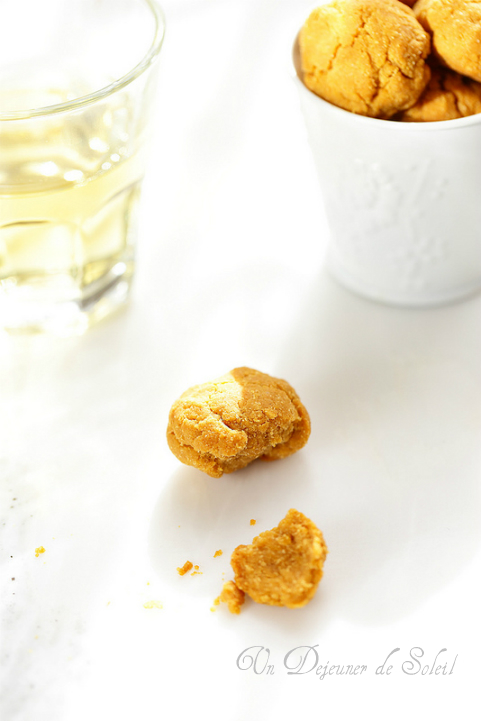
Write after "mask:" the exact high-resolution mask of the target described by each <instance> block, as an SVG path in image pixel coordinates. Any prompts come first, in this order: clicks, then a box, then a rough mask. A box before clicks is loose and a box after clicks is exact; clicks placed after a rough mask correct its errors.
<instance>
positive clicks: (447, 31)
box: [413, 0, 481, 82]
mask: <svg viewBox="0 0 481 721" xmlns="http://www.w3.org/2000/svg"><path fill="white" fill-rule="evenodd" d="M413 11H414V15H415V17H416V18H417V19H418V20H419V22H420V23H421V25H422V26H423V27H424V28H425V29H426V30H427V31H428V32H429V33H431V35H432V45H433V51H434V54H435V56H436V57H437V58H438V60H440V61H441V62H442V63H444V64H445V65H447V66H448V67H449V68H451V69H452V70H456V72H458V73H461V75H467V76H468V77H470V78H472V79H473V80H477V81H478V82H481V0H418V2H417V3H416V4H415V6H414V8H413Z"/></svg>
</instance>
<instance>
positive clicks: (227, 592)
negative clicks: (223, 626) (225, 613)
mask: <svg viewBox="0 0 481 721" xmlns="http://www.w3.org/2000/svg"><path fill="white" fill-rule="evenodd" d="M219 598H220V600H221V601H222V603H226V604H227V607H228V609H229V611H230V612H231V613H240V612H241V606H242V604H243V603H244V600H245V593H244V591H241V589H240V588H238V587H237V586H236V584H235V583H234V581H227V583H224V587H223V589H222V592H221V594H220V597H219ZM214 603H215V602H214Z"/></svg>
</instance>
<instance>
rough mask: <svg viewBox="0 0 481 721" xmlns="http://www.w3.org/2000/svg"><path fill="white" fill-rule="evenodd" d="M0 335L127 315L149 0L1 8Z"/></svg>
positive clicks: (147, 80) (142, 151)
mask: <svg viewBox="0 0 481 721" xmlns="http://www.w3.org/2000/svg"><path fill="white" fill-rule="evenodd" d="M0 10H1V17H2V22H1V23H0V327H3V328H5V329H7V330H9V331H11V332H43V331H46V332H53V333H55V334H59V335H71V334H80V333H82V332H83V331H84V330H85V329H86V328H88V327H89V326H90V325H91V324H92V323H93V322H95V321H97V320H99V319H100V318H102V317H104V316H106V315H108V314H110V313H111V312H113V311H114V310H115V309H117V308H118V307H119V306H122V305H123V304H125V302H126V300H127V298H128V296H129V291H130V287H131V281H132V276H133V273H134V267H135V244H136V225H137V224H136V218H137V214H138V204H139V197H140V189H141V184H142V178H143V175H144V170H145V165H146V154H147V148H148V141H149V136H150V133H151V126H152V109H153V104H154V99H155V84H156V74H157V65H158V63H157V62H156V60H157V58H158V55H159V51H160V48H161V45H162V41H163V36H164V19H163V15H162V12H161V10H160V8H159V7H158V6H157V5H156V3H155V2H152V0H69V1H68V2H65V0H15V2H12V0H0Z"/></svg>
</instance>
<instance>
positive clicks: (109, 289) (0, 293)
mask: <svg viewBox="0 0 481 721" xmlns="http://www.w3.org/2000/svg"><path fill="white" fill-rule="evenodd" d="M133 271H134V263H133V261H128V262H124V261H119V262H117V263H115V264H113V265H112V267H111V268H110V269H109V270H108V272H106V273H104V274H103V275H102V276H101V277H100V278H98V279H96V280H95V281H93V282H92V283H90V284H89V285H88V286H85V287H84V288H82V289H81V290H79V288H78V286H76V285H75V284H74V282H73V279H72V277H71V276H69V275H62V274H54V275H52V276H49V277H48V278H45V276H43V277H42V278H29V279H28V282H27V279H26V280H25V282H23V283H18V281H17V280H12V279H8V278H7V279H5V280H2V281H0V326H1V327H2V328H3V329H4V330H6V331H7V332H8V333H11V334H24V333H25V334H26V333H49V334H52V335H56V336H61V337H67V336H75V335H82V333H84V332H85V331H86V330H87V329H88V328H90V327H91V326H92V325H94V324H95V323H97V322H98V321H99V320H101V319H103V318H105V317H107V316H109V315H111V314H112V313H114V312H115V311H117V310H118V309H119V308H121V307H123V306H125V304H126V303H127V300H128V297H129V294H130V288H131V284H132V276H133Z"/></svg>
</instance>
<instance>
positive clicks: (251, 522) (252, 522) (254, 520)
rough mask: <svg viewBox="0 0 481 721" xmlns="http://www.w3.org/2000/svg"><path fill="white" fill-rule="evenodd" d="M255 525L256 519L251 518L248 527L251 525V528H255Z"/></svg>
mask: <svg viewBox="0 0 481 721" xmlns="http://www.w3.org/2000/svg"><path fill="white" fill-rule="evenodd" d="M256 523H257V521H256V519H255V518H251V520H250V525H251V526H255V525H256Z"/></svg>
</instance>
